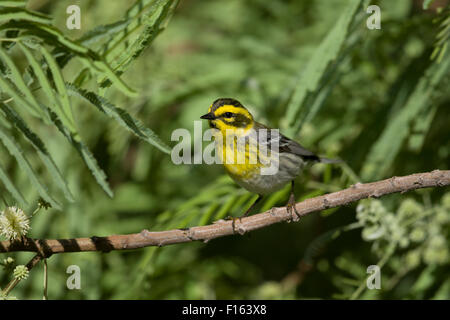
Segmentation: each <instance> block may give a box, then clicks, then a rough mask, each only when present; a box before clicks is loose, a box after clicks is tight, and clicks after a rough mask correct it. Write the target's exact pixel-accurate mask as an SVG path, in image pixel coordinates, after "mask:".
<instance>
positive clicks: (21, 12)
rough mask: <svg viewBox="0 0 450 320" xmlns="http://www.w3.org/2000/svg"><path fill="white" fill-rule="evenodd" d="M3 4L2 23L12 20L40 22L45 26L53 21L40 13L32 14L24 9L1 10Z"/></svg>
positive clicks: (0, 15) (0, 12) (0, 17)
mask: <svg viewBox="0 0 450 320" xmlns="http://www.w3.org/2000/svg"><path fill="white" fill-rule="evenodd" d="M1 5H2V3H1V2H0V22H1V21H10V20H13V19H15V20H26V21H32V22H38V23H43V24H49V23H51V22H52V19H51V18H50V17H49V16H46V15H44V14H42V13H39V12H31V11H28V10H25V9H23V8H11V7H9V8H3V9H1Z"/></svg>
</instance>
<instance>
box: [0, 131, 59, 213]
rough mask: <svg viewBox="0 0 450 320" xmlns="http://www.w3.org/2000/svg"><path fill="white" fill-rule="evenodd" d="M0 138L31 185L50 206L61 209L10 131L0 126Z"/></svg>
mask: <svg viewBox="0 0 450 320" xmlns="http://www.w3.org/2000/svg"><path fill="white" fill-rule="evenodd" d="M0 140H1V141H2V142H3V144H4V145H5V147H6V149H8V151H9V153H10V154H11V155H12V156H14V157H15V158H16V160H17V163H18V164H19V166H20V167H21V168H22V170H24V171H25V172H26V174H27V176H28V178H29V179H30V181H31V183H32V184H33V186H34V187H35V188H36V190H37V191H38V192H39V195H40V196H41V197H42V198H43V199H44V200H45V201H47V202H49V203H50V204H51V205H52V207H54V208H56V209H61V205H60V204H59V203H58V202H57V201H56V200H55V199H53V198H52V196H51V195H50V194H49V193H48V191H47V188H46V187H44V186H43V185H42V184H41V182H40V181H39V179H38V177H37V173H36V172H35V171H34V169H33V168H32V167H31V165H30V163H29V162H28V160H27V159H26V158H25V156H24V154H23V152H22V150H20V148H19V145H18V143H17V142H16V141H15V140H14V139H13V138H12V136H11V134H10V133H7V132H6V131H5V129H4V128H3V127H2V126H0Z"/></svg>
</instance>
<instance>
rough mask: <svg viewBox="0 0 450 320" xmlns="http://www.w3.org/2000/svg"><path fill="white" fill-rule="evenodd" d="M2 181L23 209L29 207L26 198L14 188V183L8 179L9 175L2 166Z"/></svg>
mask: <svg viewBox="0 0 450 320" xmlns="http://www.w3.org/2000/svg"><path fill="white" fill-rule="evenodd" d="M0 181H2V182H3V184H4V185H5V187H6V190H8V191H9V193H11V195H12V196H13V198H14V199H16V201H17V202H19V204H20V205H21V206H23V207H25V206H28V202H27V201H26V200H25V198H24V197H23V196H22V194H21V193H20V191H19V190H17V188H16V187H15V186H14V184H13V183H12V181H11V180H10V179H9V178H8V175H7V174H6V172H5V170H4V169H3V167H2V166H1V165H0Z"/></svg>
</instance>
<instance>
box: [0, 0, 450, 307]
mask: <svg viewBox="0 0 450 320" xmlns="http://www.w3.org/2000/svg"><path fill="white" fill-rule="evenodd" d="M439 3H440V4H441V5H442V4H444V5H446V4H447V3H448V1H425V4H422V2H421V1H408V0H398V1H387V0H385V1H372V2H371V3H370V4H378V5H379V6H380V7H381V18H382V20H381V30H369V29H368V28H367V27H366V19H367V18H368V17H369V15H370V14H368V13H366V8H367V6H368V5H369V1H362V0H352V1H348V0H345V1H344V0H332V1H329V0H314V1H297V0H291V1H289V0H286V1H266V0H249V1H240V0H208V1H194V0H185V1H181V2H180V3H179V4H177V3H176V1H169V0H137V1H125V0H121V1H108V0H95V1H94V0H82V1H69V0H60V1H52V0H30V1H28V2H27V3H25V2H23V3H22V2H21V1H0V44H1V46H0V48H1V49H0V72H1V77H0V79H1V80H0V81H1V82H0V88H1V101H2V102H1V103H0V110H1V111H0V142H1V143H0V194H1V197H2V198H3V202H4V203H3V204H2V205H1V208H0V209H3V208H4V206H6V204H7V205H15V204H17V205H19V206H20V207H22V208H23V209H24V210H26V212H27V213H28V214H31V212H33V211H34V210H35V208H36V207H37V203H38V199H39V198H42V199H44V200H45V201H46V202H49V203H51V204H52V206H53V208H52V209H49V210H41V211H39V212H38V214H37V215H36V216H34V217H33V218H32V222H31V227H32V230H31V232H30V234H29V235H30V236H31V237H35V238H72V237H85V236H94V235H96V236H103V235H110V234H123V233H134V232H139V231H140V230H142V229H144V228H146V229H149V230H166V229H172V228H184V227H189V226H195V225H204V224H209V223H212V222H213V221H215V220H218V219H221V218H224V217H226V216H228V215H235V216H238V215H240V214H242V212H243V211H244V210H245V209H246V208H247V207H248V206H249V205H250V203H251V202H252V201H253V200H254V197H255V196H254V195H251V194H249V193H248V192H246V191H245V190H243V189H240V188H238V187H237V186H236V185H235V184H234V183H233V182H232V181H231V179H230V178H229V177H227V176H225V175H224V172H223V169H222V168H221V167H220V166H218V165H212V166H207V165H188V164H186V165H174V164H173V163H172V161H171V159H170V154H169V153H170V147H172V146H173V145H174V144H175V143H176V142H171V141H170V140H171V133H172V131H173V130H174V129H177V128H186V129H188V130H190V131H191V132H193V121H195V120H199V116H200V115H202V114H204V113H205V112H206V110H207V108H208V106H209V105H210V104H211V102H212V101H213V100H215V99H216V98H218V97H234V98H236V99H238V100H240V101H241V102H242V103H243V104H244V105H246V106H247V107H248V108H249V109H250V110H251V111H252V113H253V115H254V116H255V117H256V118H257V119H258V120H259V121H260V122H263V123H265V124H267V125H270V126H273V127H279V128H281V130H282V132H284V133H285V134H286V135H288V136H290V137H293V138H295V139H297V140H298V141H301V143H302V144H303V145H304V146H305V147H307V148H308V149H311V150H313V151H315V152H317V153H319V154H322V155H325V156H328V157H340V158H342V159H343V160H344V161H345V164H344V165H342V166H333V167H332V166H329V165H328V166H325V165H317V166H315V167H313V168H311V170H309V171H307V172H305V175H304V176H302V177H301V178H299V179H298V180H299V181H298V183H297V189H296V194H297V195H298V197H297V200H298V201H300V200H302V199H305V198H309V197H314V196H316V195H320V194H323V193H326V192H332V191H336V190H340V189H343V188H346V187H348V186H349V185H351V184H354V183H356V182H359V181H360V182H367V181H373V180H377V179H383V178H387V177H391V176H393V175H396V176H400V175H406V174H411V173H415V172H424V171H430V170H433V169H448V164H449V151H450V149H449V144H448V142H449V137H450V129H449V128H450V126H449V120H450V118H449V102H450V92H449V90H448V88H449V87H450V86H449V85H450V81H449V80H450V76H449V75H450V72H449V70H450V66H449V65H450V54H449V52H448V51H449V50H448V49H447V48H448V42H449V38H450V32H449V26H450V14H449V9H448V4H447V9H442V10H437V9H436V6H437V5H438V4H439ZM71 4H78V5H79V6H80V8H81V14H82V28H81V30H68V29H67V28H66V26H65V25H66V19H67V17H68V14H66V8H67V6H69V5H71ZM25 5H26V6H25ZM175 7H176V9H175ZM425 7H427V8H425ZM127 10H128V11H127ZM288 192H289V189H288V187H287V188H285V189H283V190H280V191H279V192H277V193H275V194H273V195H271V196H270V197H267V198H266V199H265V201H263V202H262V205H261V206H260V207H259V210H267V209H269V208H271V207H272V206H282V205H284V204H285V202H286V201H287V196H288ZM110 196H111V197H110ZM449 212H450V192H449V191H448V189H443V188H440V189H435V190H421V191H418V192H413V193H409V194H398V195H391V196H388V197H383V198H382V199H379V200H374V199H372V200H365V201H362V202H360V203H359V204H358V205H357V206H356V205H353V206H348V207H343V208H339V209H332V210H327V211H324V212H321V213H317V214H313V215H310V216H308V217H306V218H304V219H303V220H302V221H301V222H300V223H293V224H280V225H276V226H271V227H269V228H265V229H263V230H259V231H257V232H253V233H251V234H249V235H245V236H233V237H228V238H222V239H217V240H214V241H211V242H209V243H188V244H180V245H174V246H169V247H162V248H146V249H143V250H135V251H127V252H111V253H107V254H101V253H70V254H61V255H56V256H53V257H51V258H50V259H49V261H48V264H49V288H48V295H49V298H51V299H122V298H125V299H128V298H131V299H299V298H300V299H301V298H345V299H346V298H363V299H393V298H400V299H403V298H407V299H419V298H426V299H429V298H433V299H448V298H450V277H449V274H448V270H449V268H448V267H449V259H450V254H449V230H450V229H449V222H450V218H449ZM7 256H12V257H14V259H15V263H16V264H25V263H26V262H27V260H28V259H30V258H31V254H30V253H16V254H10V255H3V256H2V258H6V257H7ZM72 264H75V265H78V266H80V268H81V290H68V289H67V287H66V279H67V277H68V275H67V274H66V272H65V271H66V268H67V267H68V266H70V265H72ZM373 264H378V265H379V266H380V267H382V289H381V290H367V289H366V286H365V282H366V278H367V273H366V269H367V267H368V266H369V265H373ZM11 277H12V272H11V270H10V269H8V268H4V269H3V270H2V271H1V273H0V287H3V286H5V285H6V283H7V282H8V281H9V280H10V279H11ZM42 277H43V270H42V266H41V265H39V266H38V267H36V268H35V269H33V270H32V271H31V273H30V277H29V279H27V280H26V281H22V282H21V283H20V284H19V285H18V287H17V288H15V289H14V290H13V292H12V295H14V296H17V297H18V298H20V299H40V298H41V297H42Z"/></svg>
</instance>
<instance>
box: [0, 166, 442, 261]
mask: <svg viewBox="0 0 450 320" xmlns="http://www.w3.org/2000/svg"><path fill="white" fill-rule="evenodd" d="M449 184H450V170H434V171H432V172H426V173H416V174H412V175H408V176H404V177H392V178H390V179H386V180H382V181H377V182H372V183H365V184H361V183H357V184H355V185H352V186H351V187H350V188H348V189H345V190H341V191H338V192H333V193H329V194H326V195H323V196H319V197H315V198H311V199H307V200H304V201H302V202H299V203H297V204H296V209H297V211H298V213H299V214H300V216H305V215H307V214H310V213H312V212H316V211H321V210H325V209H329V208H334V207H338V206H343V205H347V204H350V203H352V202H355V201H358V200H361V199H365V198H370V197H372V198H378V197H381V196H384V195H387V194H392V193H397V192H401V193H404V192H407V191H410V190H415V189H420V188H430V187H443V186H448V185H449ZM291 219H292V217H291V215H290V214H289V213H288V212H287V210H286V207H281V208H272V209H271V210H269V211H266V212H263V213H259V214H255V215H252V216H249V217H245V218H242V220H241V221H239V220H237V221H236V225H235V231H236V232H238V233H240V234H245V233H247V232H250V231H253V230H256V229H261V228H264V227H267V226H269V225H272V224H274V223H278V222H283V221H288V220H291ZM294 220H298V218H297V217H296V216H294ZM232 234H234V231H233V227H232V221H230V220H228V221H225V220H219V221H216V222H215V223H213V224H211V225H207V226H200V227H192V228H188V229H175V230H168V231H156V232H150V231H148V230H142V231H141V232H140V233H134V234H126V235H111V236H107V237H96V236H93V237H90V238H77V239H57V240H40V239H30V238H25V239H23V240H21V241H2V242H0V253H2V252H3V253H4V252H13V251H31V252H37V253H38V254H39V255H40V256H42V257H48V256H50V255H52V254H56V253H63V252H82V251H102V252H109V251H111V250H129V249H137V248H144V247H148V246H165V245H169V244H176V243H183V242H191V241H196V240H198V241H204V242H207V241H209V240H212V239H215V238H219V237H223V236H228V235H232Z"/></svg>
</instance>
